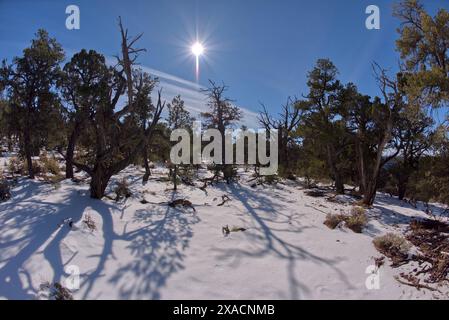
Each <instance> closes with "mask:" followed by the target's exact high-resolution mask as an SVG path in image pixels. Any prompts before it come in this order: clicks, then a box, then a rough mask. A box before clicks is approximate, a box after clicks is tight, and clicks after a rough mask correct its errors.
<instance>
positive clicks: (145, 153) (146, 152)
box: [142, 147, 151, 184]
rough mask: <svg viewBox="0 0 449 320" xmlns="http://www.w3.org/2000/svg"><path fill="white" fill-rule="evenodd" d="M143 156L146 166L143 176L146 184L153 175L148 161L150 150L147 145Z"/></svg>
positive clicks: (143, 181) (143, 182)
mask: <svg viewBox="0 0 449 320" xmlns="http://www.w3.org/2000/svg"><path fill="white" fill-rule="evenodd" d="M142 157H143V165H144V168H145V174H144V175H143V178H142V184H145V183H147V182H148V179H149V178H150V176H151V169H150V163H149V161H148V150H147V148H146V147H145V148H144V149H143V151H142Z"/></svg>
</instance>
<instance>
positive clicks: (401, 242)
mask: <svg viewBox="0 0 449 320" xmlns="http://www.w3.org/2000/svg"><path fill="white" fill-rule="evenodd" d="M373 244H374V247H375V248H376V249H377V250H378V251H379V252H380V253H382V254H384V255H385V256H387V257H388V258H390V259H391V260H392V261H393V265H398V264H400V263H402V262H404V261H406V260H407V257H408V251H409V250H410V248H411V245H410V243H409V242H408V241H407V240H406V239H405V238H404V237H402V236H400V235H397V234H394V233H387V234H386V235H383V236H380V237H377V238H375V239H374V240H373Z"/></svg>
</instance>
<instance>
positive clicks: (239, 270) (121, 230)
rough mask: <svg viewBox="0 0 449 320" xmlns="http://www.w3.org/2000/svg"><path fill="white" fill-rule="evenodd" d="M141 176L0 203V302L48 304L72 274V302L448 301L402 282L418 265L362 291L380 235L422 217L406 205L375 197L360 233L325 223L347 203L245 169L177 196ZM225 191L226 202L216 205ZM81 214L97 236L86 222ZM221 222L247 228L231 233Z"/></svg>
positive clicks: (30, 187) (28, 184) (26, 183)
mask: <svg viewBox="0 0 449 320" xmlns="http://www.w3.org/2000/svg"><path fill="white" fill-rule="evenodd" d="M142 174H143V173H142V171H141V170H140V169H139V168H136V167H129V168H128V169H127V170H125V171H123V172H122V173H121V174H120V175H119V176H116V177H114V181H117V180H119V179H121V178H123V177H126V178H127V179H128V181H129V182H130V186H131V189H132V191H133V197H132V198H129V199H127V200H126V201H124V202H123V201H122V202H119V203H117V202H115V201H112V200H104V201H100V200H93V199H91V198H90V197H89V192H88V184H87V183H80V184H76V183H73V182H71V181H63V182H61V183H60V184H58V185H56V186H54V185H51V184H47V183H44V182H40V181H30V180H28V179H24V178H20V179H19V180H18V182H17V185H16V186H14V187H13V189H12V195H13V198H12V199H11V200H9V201H7V202H4V203H1V204H0V298H3V299H4V298H6V299H35V298H38V297H42V296H45V294H42V292H41V291H40V290H41V289H40V288H41V286H42V284H44V283H56V282H61V283H62V284H64V283H65V282H64V281H65V280H66V279H68V277H69V274H67V273H66V271H67V267H68V266H76V267H78V268H79V270H80V288H79V289H78V290H72V292H73V296H74V298H75V299H427V298H438V299H442V298H447V297H448V295H447V292H448V291H449V290H447V288H442V291H443V293H442V294H439V295H438V296H437V295H435V294H434V293H433V292H430V291H429V290H426V289H421V290H419V291H418V290H417V289H415V288H413V287H409V286H405V285H402V284H400V283H398V282H397V281H396V280H395V279H394V276H395V275H397V274H399V273H400V272H402V271H404V270H407V268H412V267H411V266H407V265H405V266H402V267H400V268H396V269H392V268H391V267H390V266H389V263H388V262H386V263H385V264H384V265H383V266H382V267H381V268H380V270H379V272H380V282H379V284H380V288H379V289H374V290H369V289H367V287H366V285H365V282H366V279H367V277H369V276H370V274H368V273H366V270H367V268H369V266H371V265H373V264H374V259H373V258H374V257H379V256H381V254H380V253H378V252H377V251H376V250H375V248H374V246H373V244H372V240H373V238H374V237H376V236H378V235H383V234H385V233H387V232H396V233H399V232H400V231H403V230H405V228H406V226H407V224H408V222H409V221H410V219H411V218H412V217H417V216H420V217H424V216H425V214H424V212H423V211H422V210H420V209H415V208H413V207H412V206H410V205H408V204H406V203H404V202H402V201H399V200H397V199H394V198H390V197H389V196H387V195H383V194H379V195H378V197H377V200H376V202H375V205H374V208H373V209H371V210H369V212H368V216H369V224H368V227H367V228H366V229H365V230H364V232H363V233H362V234H356V233H354V232H352V231H351V230H349V229H346V228H336V229H335V230H331V229H329V228H328V227H326V226H325V225H324V224H323V221H324V219H325V217H326V214H328V213H341V212H349V211H350V209H351V208H352V205H351V204H350V203H348V202H349V201H341V202H342V203H335V202H329V201H328V200H326V197H319V198H315V197H310V196H307V195H306V194H305V193H304V191H305V190H303V189H302V187H301V186H300V184H299V183H296V182H292V181H285V182H282V183H280V184H277V185H274V186H271V185H260V186H257V187H256V188H252V187H251V184H252V183H251V182H249V179H250V176H249V173H244V172H243V171H242V172H241V176H242V178H241V179H240V181H239V182H238V183H235V184H231V185H226V184H224V183H219V184H216V185H213V186H210V187H208V188H207V190H206V191H207V194H206V193H205V192H204V191H202V190H200V189H199V188H195V187H189V186H183V185H182V186H180V189H179V190H178V192H177V193H176V194H175V193H174V192H173V191H172V190H170V188H171V187H172V186H171V185H170V184H169V183H168V182H161V181H157V179H158V178H160V177H162V176H166V171H165V169H163V168H156V169H155V170H153V176H152V177H151V179H150V181H149V182H148V183H147V184H146V185H145V186H142V183H141V176H142ZM114 181H112V182H111V186H113V185H114ZM224 194H227V195H228V196H229V197H230V199H231V201H228V202H226V203H225V204H224V205H223V206H217V205H218V204H219V203H220V202H221V199H222V198H221V196H222V195H224ZM143 198H145V200H147V201H148V203H146V204H142V203H141V200H142V199H143ZM175 198H185V199H188V200H189V201H191V202H192V203H193V205H194V207H195V209H196V212H195V211H193V210H191V209H188V208H185V209H183V208H170V207H168V206H167V204H166V203H167V202H168V201H170V200H171V199H175ZM341 199H349V198H341ZM86 214H89V215H90V216H91V217H92V219H93V220H94V221H95V223H96V227H97V229H96V230H94V231H92V230H89V229H88V228H87V227H86V225H85V223H83V222H82V220H83V217H85V215H86ZM65 219H71V221H73V222H74V225H73V227H72V228H70V227H69V226H68V223H67V221H68V220H66V223H63V222H64V220H65ZM61 224H62V225H61ZM226 225H229V227H230V228H231V227H233V226H235V227H240V228H245V229H246V230H245V231H240V232H231V233H230V234H229V235H228V236H225V235H223V233H222V227H223V226H226Z"/></svg>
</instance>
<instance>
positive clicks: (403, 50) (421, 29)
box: [394, 0, 449, 106]
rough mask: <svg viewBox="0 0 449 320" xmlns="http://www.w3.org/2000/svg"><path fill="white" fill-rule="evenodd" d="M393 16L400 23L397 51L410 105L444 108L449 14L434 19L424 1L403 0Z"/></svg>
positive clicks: (448, 64) (448, 67)
mask: <svg viewBox="0 0 449 320" xmlns="http://www.w3.org/2000/svg"><path fill="white" fill-rule="evenodd" d="M394 15H395V16H396V17H397V18H399V20H400V21H401V27H400V28H399V29H398V32H399V34H400V37H399V39H398V40H397V41H396V47H397V50H398V51H399V52H400V54H401V58H402V60H403V64H404V68H405V72H404V75H403V76H404V82H403V85H404V88H405V90H406V91H407V92H408V95H409V96H410V97H411V101H413V100H415V99H418V100H425V102H426V103H430V104H432V105H433V106H441V105H442V104H444V103H445V102H448V101H449V46H448V45H447V44H448V42H449V12H448V11H447V10H446V9H439V10H438V12H437V13H436V15H435V16H434V17H432V16H430V15H429V14H428V13H427V12H426V11H425V9H424V6H423V4H422V3H421V1H418V0H403V1H401V2H400V3H399V4H398V5H397V6H396V7H395V10H394Z"/></svg>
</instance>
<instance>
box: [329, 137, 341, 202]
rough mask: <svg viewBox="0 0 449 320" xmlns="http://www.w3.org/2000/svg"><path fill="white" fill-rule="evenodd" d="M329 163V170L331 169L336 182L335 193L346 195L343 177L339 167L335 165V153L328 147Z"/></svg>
mask: <svg viewBox="0 0 449 320" xmlns="http://www.w3.org/2000/svg"><path fill="white" fill-rule="evenodd" d="M326 149H327V162H328V164H329V168H330V169H331V173H332V176H333V179H334V181H335V191H336V192H337V193H338V194H344V193H345V187H344V184H343V179H342V177H341V174H340V172H339V171H338V169H337V166H336V165H335V159H334V154H335V152H334V151H333V150H332V147H331V146H329V145H328V146H327V148H326Z"/></svg>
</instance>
